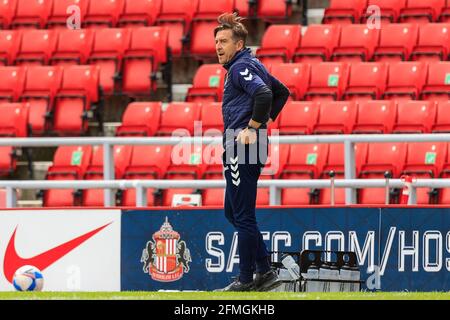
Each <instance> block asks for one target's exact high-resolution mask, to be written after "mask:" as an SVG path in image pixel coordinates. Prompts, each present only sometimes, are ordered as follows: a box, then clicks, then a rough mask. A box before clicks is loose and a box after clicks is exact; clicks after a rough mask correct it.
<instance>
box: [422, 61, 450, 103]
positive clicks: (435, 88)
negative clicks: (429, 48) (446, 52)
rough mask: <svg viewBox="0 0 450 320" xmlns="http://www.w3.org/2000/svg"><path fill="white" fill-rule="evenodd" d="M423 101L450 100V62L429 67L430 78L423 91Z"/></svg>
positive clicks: (432, 64)
mask: <svg viewBox="0 0 450 320" xmlns="http://www.w3.org/2000/svg"><path fill="white" fill-rule="evenodd" d="M421 99H423V100H431V101H437V100H448V99H450V62H447V61H445V62H443V61H439V62H434V63H430V64H429V65H428V78H427V81H426V83H425V86H424V87H423V89H422V95H421Z"/></svg>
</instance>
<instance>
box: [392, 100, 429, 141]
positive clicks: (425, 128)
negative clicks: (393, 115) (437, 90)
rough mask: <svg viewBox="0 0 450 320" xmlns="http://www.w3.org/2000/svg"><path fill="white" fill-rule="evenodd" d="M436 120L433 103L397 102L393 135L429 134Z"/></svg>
mask: <svg viewBox="0 0 450 320" xmlns="http://www.w3.org/2000/svg"><path fill="white" fill-rule="evenodd" d="M435 119H436V103H435V102H434V101H399V102H398V106H397V121H396V123H395V125H394V128H393V129H392V132H393V133H430V132H431V127H432V126H433V124H434V121H435Z"/></svg>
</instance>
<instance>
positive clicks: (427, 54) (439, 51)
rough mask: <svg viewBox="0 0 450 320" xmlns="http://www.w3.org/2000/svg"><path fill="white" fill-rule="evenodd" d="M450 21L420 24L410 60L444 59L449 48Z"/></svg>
mask: <svg viewBox="0 0 450 320" xmlns="http://www.w3.org/2000/svg"><path fill="white" fill-rule="evenodd" d="M449 34H450V23H427V24H424V25H422V26H420V29H419V39H418V41H417V45H416V46H415V47H414V49H413V52H412V53H411V60H417V61H440V60H441V61H445V60H447V59H448V54H449V50H450V44H449V43H450V36H449Z"/></svg>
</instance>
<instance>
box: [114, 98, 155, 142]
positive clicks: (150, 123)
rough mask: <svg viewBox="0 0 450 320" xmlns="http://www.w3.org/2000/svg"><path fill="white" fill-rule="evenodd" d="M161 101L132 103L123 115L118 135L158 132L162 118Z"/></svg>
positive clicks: (149, 134)
mask: <svg viewBox="0 0 450 320" xmlns="http://www.w3.org/2000/svg"><path fill="white" fill-rule="evenodd" d="M161 109H162V103H161V102H133V103H130V104H129V105H128V107H127V109H126V110H125V112H124V114H123V116H122V124H121V125H120V126H119V127H118V128H117V131H116V136H148V137H151V136H153V135H154V134H155V133H156V130H157V129H158V126H159V121H160V119H161Z"/></svg>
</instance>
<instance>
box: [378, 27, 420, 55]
mask: <svg viewBox="0 0 450 320" xmlns="http://www.w3.org/2000/svg"><path fill="white" fill-rule="evenodd" d="M418 34H419V27H418V25H417V24H409V23H392V24H388V25H385V26H383V27H382V28H381V32H380V43H379V44H378V46H377V47H376V48H375V53H374V54H373V59H374V60H375V61H380V62H391V61H406V60H409V57H410V55H411V52H412V50H413V48H414V47H415V45H416V43H417V38H418Z"/></svg>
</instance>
